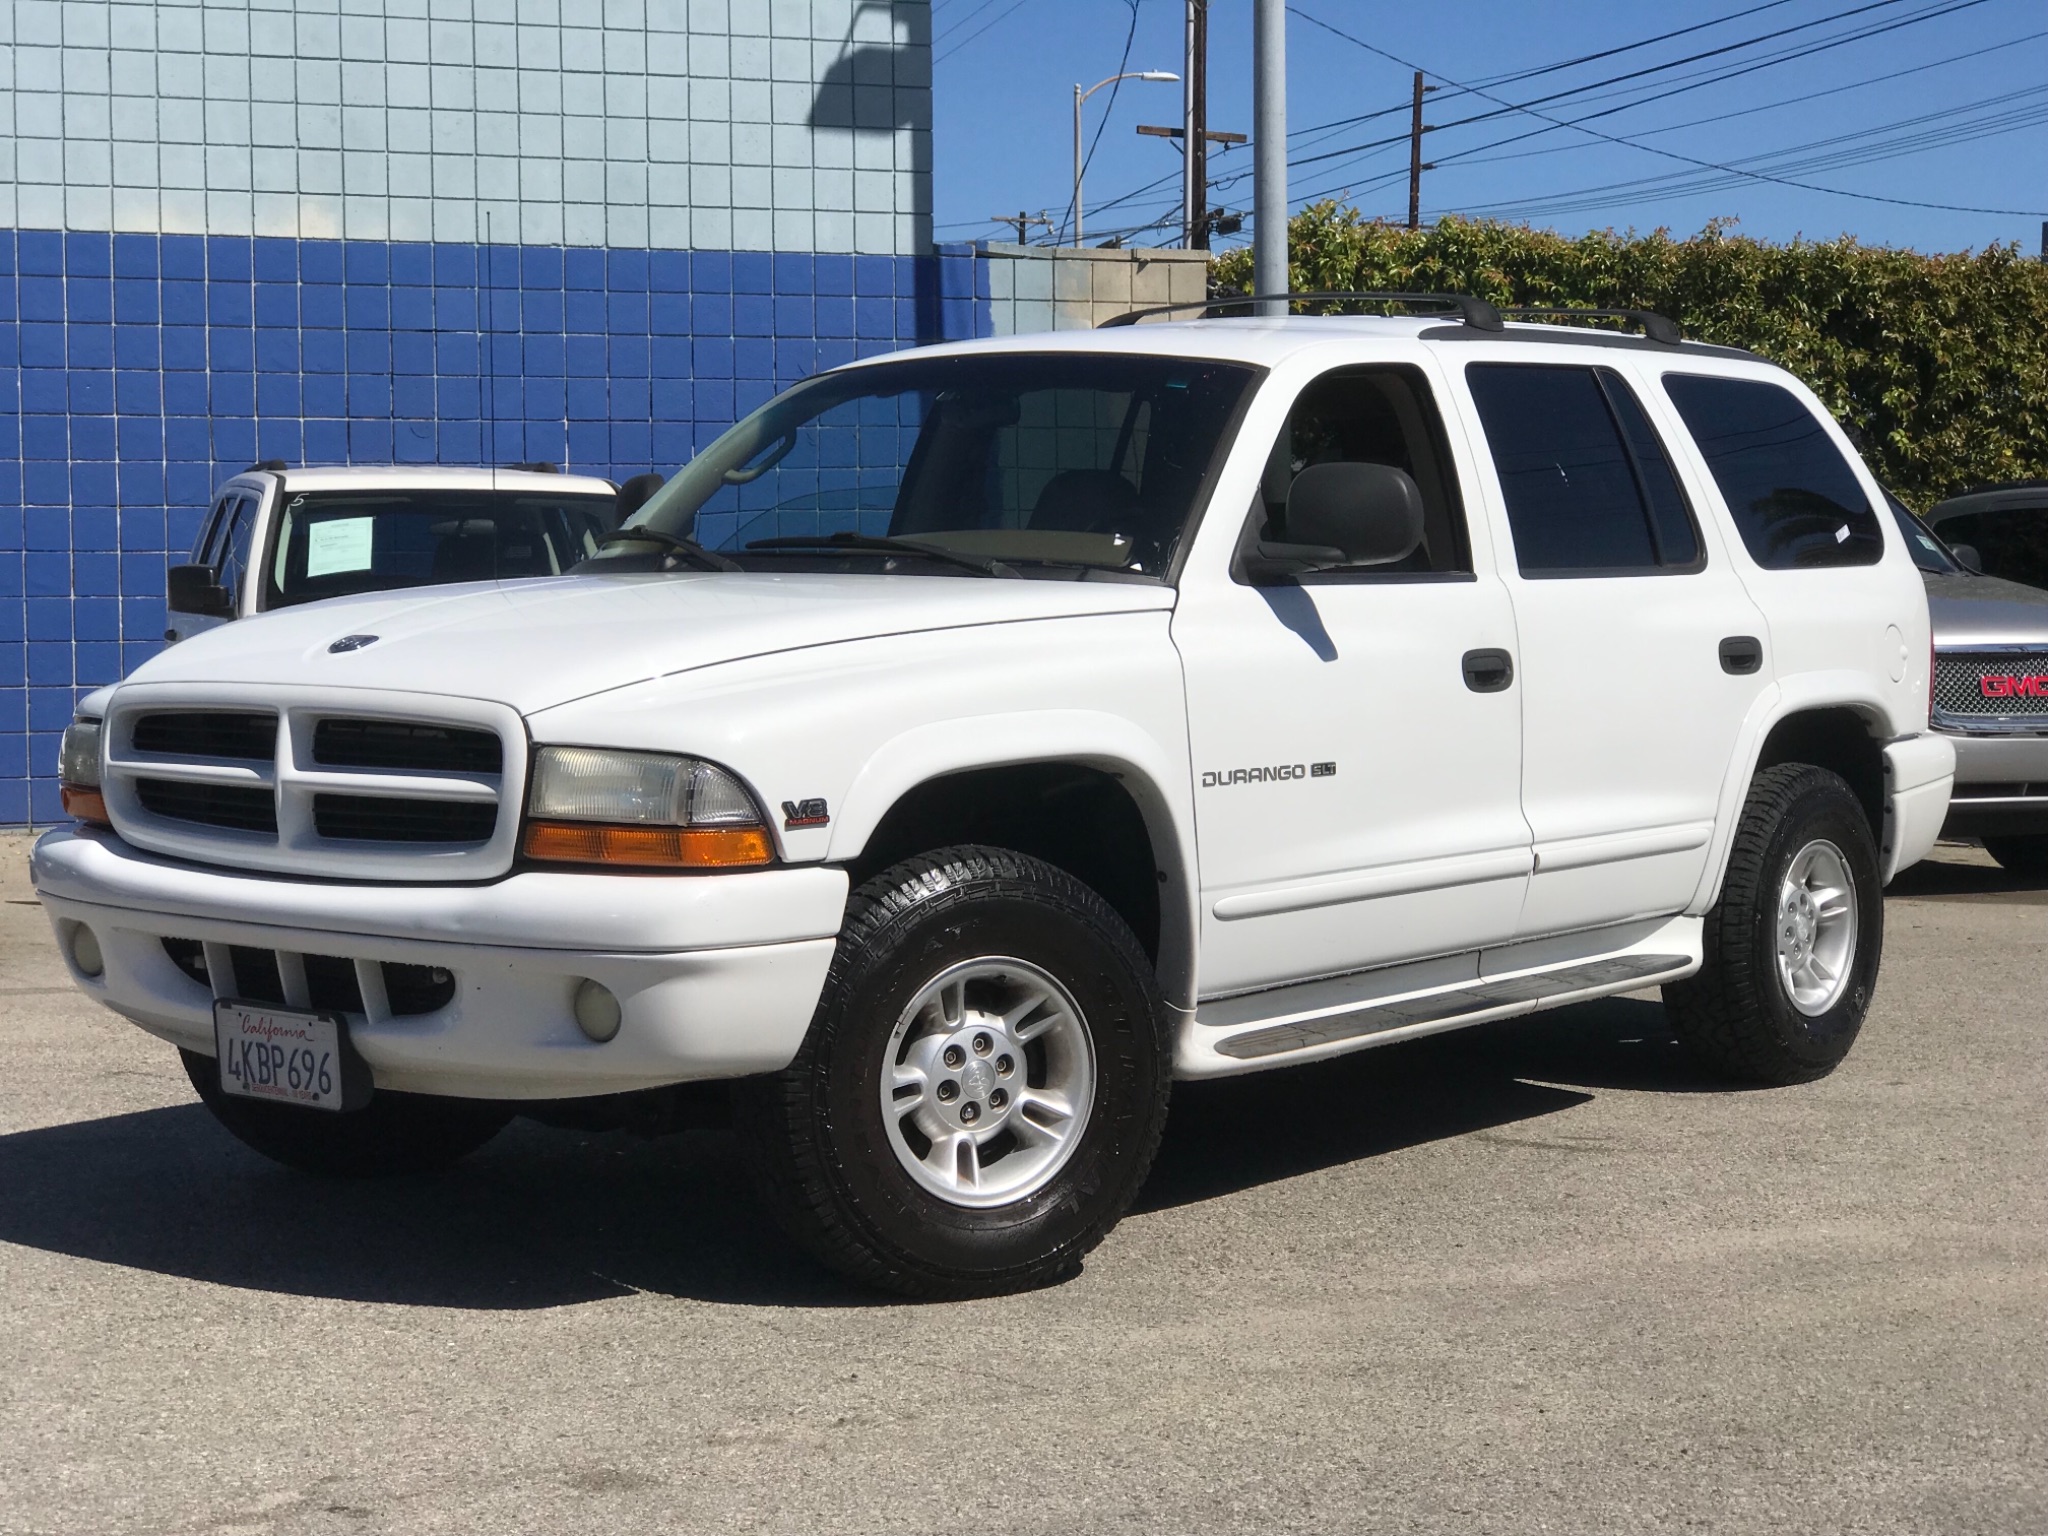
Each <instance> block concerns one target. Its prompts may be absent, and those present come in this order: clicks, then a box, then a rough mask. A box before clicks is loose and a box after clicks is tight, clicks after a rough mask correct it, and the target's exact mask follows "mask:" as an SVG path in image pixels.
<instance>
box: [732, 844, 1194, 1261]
mask: <svg viewBox="0 0 2048 1536" xmlns="http://www.w3.org/2000/svg"><path fill="white" fill-rule="evenodd" d="M990 956H1000V957H1007V958H1010V959H1014V960H1021V961H1024V962H1026V963H1027V964H1028V965H1030V966H1034V967H1037V968H1039V969H1040V970H1041V971H1042V972H1044V973H1045V974H1047V975H1049V976H1051V977H1053V978H1055V979H1056V980H1057V981H1058V983H1059V984H1060V985H1061V986H1063V987H1064V988H1065V989H1066V990H1067V991H1068V993H1069V994H1070V995H1071V996H1072V998H1073V1000H1074V1001H1075V1003H1076V1004H1077V1005H1078V1008H1079V1012H1080V1014H1081V1016H1082V1018H1083V1021H1084V1022H1083V1028H1084V1029H1085V1032H1086V1034H1087V1036H1088V1038H1089V1040H1090V1041H1091V1043H1092V1049H1093V1069H1092V1070H1093V1073H1094V1084H1095V1087H1094V1093H1093V1097H1092V1104H1091V1106H1090V1108H1089V1112H1088V1119H1087V1121H1086V1124H1085V1126H1084V1128H1083V1129H1082V1130H1081V1132H1080V1133H1079V1135H1078V1137H1077V1139H1076V1141H1075V1143H1074V1146H1073V1149H1072V1151H1071V1152H1070V1153H1068V1154H1067V1160H1066V1162H1065V1163H1064V1164H1063V1165H1061V1166H1060V1167H1059V1168H1058V1171H1057V1172H1056V1173H1054V1174H1052V1176H1051V1179H1050V1182H1049V1183H1047V1184H1045V1185H1044V1187H1042V1188H1039V1189H1036V1190H1034V1191H1031V1192H1028V1193H1025V1194H1024V1195H1022V1197H1021V1198H1018V1199H1016V1200H1014V1201H1012V1202H1011V1203H1008V1204H1003V1205H998V1206H994V1207H992V1208H983V1209H970V1208H966V1207H963V1206H962V1205H959V1204H955V1203H950V1202H948V1201H947V1200H945V1199H942V1198H941V1197H940V1196H939V1195H937V1194H934V1193H932V1192H931V1191H930V1190H928V1189H927V1188H925V1187H924V1186H923V1185H922V1184H920V1183H919V1182H918V1181H917V1180H916V1179H915V1178H913V1177H912V1175H911V1174H910V1173H909V1172H908V1171H906V1169H905V1167H904V1165H903V1164H902V1162H901V1161H900V1160H899V1157H898V1154H897V1153H896V1152H895V1151H894V1150H893V1149H892V1146H891V1143H890V1140H889V1135H890V1132H889V1129H888V1125H887V1117H886V1116H885V1115H884V1113H883V1109H882V1105H881V1093H880V1084H881V1072H882V1069H883V1063H884V1059H885V1057H887V1056H888V1055H889V1042H890V1039H891V1036H892V1032H893V1031H894V1030H895V1028H896V1025H897V1021H898V1020H899V1018H901V1017H903V1015H904V1013H905V1010H906V1009H907V1008H908V1007H909V1005H910V1003H911V1002H912V1001H913V1000H914V999H916V998H917V997H918V995H919V993H920V992H921V991H922V990H923V989H924V988H925V987H926V986H927V985H928V984H930V983H931V982H932V981H933V980H934V979H935V978H937V977H939V976H940V975H942V974H943V973H944V972H945V971H946V970H947V969H948V968H949V967H951V966H954V965H958V964H962V963H964V962H967V961H970V960H974V959H978V958H982V957H990ZM1171 1065H1172V1050H1171V1042H1170V1039H1169V1035H1168V1031H1167V1027H1166V1010H1165V1007H1164V1004H1163V1003H1162V1001H1161V999H1160V996H1159V991H1158V987H1157V984H1156V982H1155V981H1154V979H1153V975H1152V967H1151V965H1150V964H1149V962H1148V961H1147V960H1146V958H1145V954H1144V951H1143V950H1142V949H1141V948H1140V947H1139V945H1138V942H1137V940H1136V939H1135V938H1134V937H1133V936H1132V934H1131V931H1130V929H1129V928H1128V927H1127V926H1126V925H1125V923H1124V922H1123V920H1122V919H1121V918H1120V917H1119V916H1118V915H1117V914H1116V912H1115V911H1114V910H1113V909H1112V908H1111V907H1110V906H1109V904H1108V903H1107V902H1105V901H1104V900H1103V899H1102V898H1101V897H1100V896H1099V895H1097V894H1096V893H1095V892H1094V891H1093V890H1091V889H1089V888H1088V887H1087V886H1085V885H1083V884H1082V883H1081V882H1080V881H1078V880H1076V879H1074V878H1073V877H1072V876H1070V875H1068V874H1066V873H1065V872H1064V871H1062V870H1059V869H1056V868H1054V867H1053V866H1052V865H1050V864H1047V863H1044V862H1043V861H1041V860H1039V859H1035V858H1030V857H1027V856H1026V855H1024V854H1020V853H1015V852H1012V851H1010V850H1007V849H1001V848H984V847H958V848H946V849H941V850H938V851H937V852H934V853H930V854H927V855H923V856H921V857H918V858H913V859H907V860H905V861H904V862H902V863H900V864H898V865H896V866H894V867H893V868H891V869H888V870H886V871H884V872H883V873H881V874H879V875H877V876H876V877H875V878H874V879H872V880H869V881H868V882H867V883H866V884H864V885H863V886H861V887H860V889H859V890H857V891H855V892H854V894H853V896H852V898H851V899H850V901H849V902H848V904H847V911H846V921H845V924H844V926H843V927H842V928H841V930H840V935H839V947H838V951H837V953H836V954H835V955H834V957H833V961H832V968H831V972H830V974H829V976H828V978H827V980H826V983H825V990H824V994H823V996H822V998H821V999H820V1001H819V1004H818V1011H817V1014H816V1016H815V1017H814V1018H813V1020H812V1022H811V1028H810V1033H809V1034H808V1035H807V1036H806V1037H805V1039H804V1043H803V1046H802V1048H801V1049H800V1050H799V1051H798V1052H797V1055H796V1059H795V1060H794V1061H792V1062H791V1063H790V1065H789V1066H788V1067H787V1068H786V1069H784V1070H783V1071H781V1072H779V1073H776V1074H773V1075H772V1076H768V1077H762V1078H753V1079H749V1080H747V1081H746V1082H744V1083H742V1084H740V1085H738V1091H737V1093H736V1096H735V1101H734V1114H735V1122H736V1129H737V1130H738V1131H739V1133H740V1136H741V1138H742V1144H743V1146H744V1147H745V1148H746V1149H747V1151H748V1152H749V1154H750V1158H749V1160H750V1162H751V1163H752V1164H753V1166H754V1167H755V1169H756V1170H757V1171H758V1173H759V1177H760V1182H761V1183H762V1186H763V1193H764V1195H765V1197H766V1199H767V1200H768V1202H769V1204H770V1206H771V1207H772V1208H773V1209H774V1211H775V1213H776V1215H777V1217H778V1219H779V1220H780V1221H781V1223H782V1225H783V1227H784V1228H785V1229H786V1230H787V1231H788V1232H789V1233H790V1235H791V1236H792V1237H794V1238H795V1239H796V1240H797V1241H798V1242H799V1243H800V1244H802V1245H803V1246H804V1247H805V1248H807V1249H809V1250H810V1251H811V1252H812V1253H814V1254H815V1255H817V1256H818V1257H819V1258H820V1259H822V1260H823V1261H824V1262H825V1263H827V1264H829V1265H831V1266H832V1267H833V1268H835V1269H837V1270H839V1271H840V1272H841V1273H843V1274H846V1275H848V1276H850V1277H852V1278H854V1279H856V1280H858V1281H861V1282H863V1283H865V1284H868V1285H872V1286H876V1287H878V1288H881V1289H885V1290H890V1291H895V1292H898V1293H900V1294H903V1295H909V1296H916V1297H924V1298H939V1297H963V1296H985V1295H994V1294H999V1293H1002V1292H1007V1291H1016V1290H1022V1289H1025V1288H1028V1287H1032V1286H1038V1285H1044V1284H1048V1283H1050V1282H1053V1281H1056V1280H1060V1279H1063V1278H1065V1277H1067V1276H1069V1275H1071V1274H1073V1273H1075V1272H1076V1271H1078V1270H1079V1268H1080V1265H1081V1259H1082V1256H1083V1255H1084V1254H1086V1253H1087V1252H1088V1251H1089V1250H1090V1249H1092V1248H1093V1247H1094V1246H1095V1245H1096V1244H1097V1243H1099V1242H1100V1241H1101V1240H1102V1238H1103V1237H1104V1235H1105V1234H1107V1233H1108V1231H1109V1229H1110V1228H1111V1227H1112V1226H1114V1225H1115V1224H1116V1222H1117V1220H1118V1218H1120V1217H1121V1216H1122V1215H1123V1213H1124V1211H1125V1210H1126V1208H1128V1206H1129V1205H1130V1202H1131V1200H1132V1198H1133V1197H1134V1196H1135V1195H1136V1194H1137V1192H1138V1188H1139V1186H1140V1185H1141V1184H1142V1183H1143V1182H1144V1179H1145V1175H1146V1172H1147V1171H1148V1170H1149V1169H1150V1167H1151V1165H1152V1158H1153V1154H1154V1153H1155V1152H1156V1151H1157V1150H1158V1147H1159V1137H1160V1133H1161V1131H1162V1130H1163V1129H1164V1126H1165V1123H1166V1103H1167V1092H1168V1087H1169V1082H1170V1078H1171ZM899 1123H900V1122H899ZM899 1134H900V1133H899Z"/></svg>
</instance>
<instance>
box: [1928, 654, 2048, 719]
mask: <svg viewBox="0 0 2048 1536" xmlns="http://www.w3.org/2000/svg"><path fill="white" fill-rule="evenodd" d="M1934 712H1935V713H1936V714H1937V715H1951V716H1956V717H1960V718H1965V719H2023V720H2024V719H2048V651H1944V652H1942V653H1940V654H1938V655H1937V656H1936V657H1935V658H1934Z"/></svg>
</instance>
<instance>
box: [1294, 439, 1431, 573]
mask: <svg viewBox="0 0 2048 1536" xmlns="http://www.w3.org/2000/svg"><path fill="white" fill-rule="evenodd" d="M1422 523H1423V510H1422V492H1421V491H1420V490H1419V489H1418V488H1417V487H1416V484H1415V481H1414V480H1413V478H1411V477H1410V476H1409V474H1408V472H1407V471H1406V470H1402V469H1396V468H1394V467H1393V466H1392V465H1390V464H1360V463H1342V462H1339V463H1330V464H1311V465H1309V466H1308V467H1307V468H1306V469H1304V470H1302V472H1301V473H1300V474H1298V475H1296V476H1295V477H1294V483H1293V484H1292V485H1291V486H1289V487H1288V490H1287V537H1288V542H1289V543H1292V544H1307V545H1314V546H1320V547H1323V548H1327V549H1335V550H1339V551H1341V552H1342V554H1343V557H1344V558H1343V560H1342V562H1341V563H1342V564H1344V565H1347V566H1375V565H1393V564H1395V563H1396V562H1398V561H1401V560H1406V559H1407V558H1408V557H1409V556H1410V555H1412V554H1414V553H1415V550H1416V548H1417V546H1419V545H1420V544H1421V543H1422Z"/></svg>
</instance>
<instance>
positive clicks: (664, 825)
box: [523, 747, 775, 869]
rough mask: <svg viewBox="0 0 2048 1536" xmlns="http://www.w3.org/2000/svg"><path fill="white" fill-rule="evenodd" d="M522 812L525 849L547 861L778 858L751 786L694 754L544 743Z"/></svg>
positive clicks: (699, 864)
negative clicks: (524, 811)
mask: <svg viewBox="0 0 2048 1536" xmlns="http://www.w3.org/2000/svg"><path fill="white" fill-rule="evenodd" d="M526 818H527V819H526V835H525V838H524V840H523V844H524V847H525V850H526V856H527V857H528V858H530V859H541V860H546V861H548V862H550V863H562V864H626V865H635V866H639V867H643V868H647V867H653V868H669V869H730V868H735V867H738V866H742V865H748V864H767V863H770V862H772V861H773V859H774V857H775V845H774V842H773V840H772V839H771V838H770V837H769V835H768V826H767V822H766V820H765V818H763V816H762V815H761V811H760V808H759V807H758V806H756V805H755V804H754V797H753V796H752V795H750V794H748V793H747V790H746V786H745V785H743V784H741V783H740V781H739V780H738V779H736V778H734V777H733V776H732V775H731V774H729V773H727V772H726V771H725V770H724V769H723V768H720V767H718V766H717V765H716V764H713V763H706V762H700V761H699V760H698V759H696V758H694V757H668V756H664V755H661V754H657V753H652V752H610V751H605V750H602V749H600V748H595V747H542V748H541V749H540V750H539V751H537V752H536V753H534V759H533V791H532V793H531V795H530V796H529V797H528V800H527V806H526Z"/></svg>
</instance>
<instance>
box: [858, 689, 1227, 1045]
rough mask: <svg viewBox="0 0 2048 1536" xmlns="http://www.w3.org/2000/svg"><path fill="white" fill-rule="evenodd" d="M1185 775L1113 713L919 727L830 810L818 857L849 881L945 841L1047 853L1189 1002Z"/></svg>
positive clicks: (1170, 993) (1191, 964) (1176, 1000)
mask: <svg viewBox="0 0 2048 1536" xmlns="http://www.w3.org/2000/svg"><path fill="white" fill-rule="evenodd" d="M1187 781H1188V774H1187V767H1186V764H1185V763H1184V762H1179V763H1176V762H1175V760H1174V759H1173V757H1172V755H1171V754H1170V753H1169V752H1168V751H1167V749H1166V748H1164V747H1163V746H1162V745H1161V744H1160V743H1158V742H1157V741H1156V740H1155V739H1154V738H1152V737H1151V736H1150V735H1149V734H1147V733H1146V732H1144V731H1142V730H1141V729H1140V728H1138V727H1137V726H1135V725H1133V724H1132V723H1131V722H1130V721H1128V720H1124V719H1119V718H1118V717H1115V716H1109V715H1096V714H1092V713H1090V712H1086V711H1043V712H1034V713H1031V714H1028V715H1022V716H999V717H982V718H979V719H970V720H960V721H950V722H946V723H945V724H943V725H932V726H925V727H920V728H919V729H917V730H914V731H910V732H907V733H905V734H904V735H902V736H899V737H897V738H895V739H894V740H892V741H891V742H889V743H888V744H887V745H886V746H885V747H884V748H883V749H882V750H880V751H879V752H877V753H876V754H875V755H874V756H873V757H872V758H870V759H869V761H868V763H867V764H866V765H865V767H864V768H863V769H862V770H861V772H860V774H859V776H858V777H857V778H856V779H855V780H854V782H853V784H852V785H851V786H850V788H849V790H848V792H847V794H846V796H845V800H844V803H843V806H842V808H841V810H840V812H839V813H838V814H837V815H836V816H835V817H834V828H833V837H832V843H831V847H830V850H829V852H828V853H827V855H826V857H827V859H828V860H829V861H830V862H832V863H835V864H843V865H845V866H846V867H847V869H848V872H849V875H850V876H851V878H852V881H853V883H854V884H856V885H858V884H859V882H860V881H862V880H864V879H866V878H867V877H868V876H870V875H872V874H874V873H876V872H878V871H879V870H881V869H883V868H886V867H887V866H888V865H889V864H891V863H894V862H896V861H897V860H898V859H901V858H906V857H908V856H910V855H911V854H914V853H921V852H925V851H927V850H929V849H932V848H937V847H943V846H946V845H948V844H951V843H961V842H986V843H993V844H996V845H998V846H1002V847H1010V848H1015V849H1016V850H1017V851H1018V852H1020V853H1028V854H1031V855H1033V856H1034V857H1037V858H1042V859H1045V860H1046V861H1047V862H1048V863H1051V864H1055V865H1057V866H1058V867H1060V868H1062V869H1065V870H1066V871H1067V872H1068V873H1070V874H1072V875H1073V876H1074V877H1075V878H1076V879H1079V880H1081V881H1083V882H1084V883H1085V884H1087V885H1089V886H1090V887H1091V888H1093V889H1094V890H1095V891H1096V892H1097V893H1098V894H1100V895H1101V896H1102V897H1103V899H1104V900H1106V901H1108V902H1109V903H1110V905H1111V906H1113V907H1115V908H1116V909H1117V911H1118V912H1119V914H1121V915H1122V916H1123V917H1124V919H1125V921H1126V922H1128V923H1130V925H1131V928H1132V931H1133V932H1134V933H1136V934H1137V936H1138V941H1139V943H1140V944H1141V945H1142V946H1143V947H1144V948H1145V950H1146V952H1147V954H1148V955H1149V956H1150V957H1151V959H1152V961H1153V964H1154V967H1155V969H1156V973H1157V976H1158V980H1159V985H1160V990H1161V991H1162V993H1164V995H1165V997H1166V999H1167V1001H1168V1002H1169V1003H1171V1004H1173V1005H1174V1006H1175V1007H1177V1008H1189V1007H1192V1006H1193V998H1194V985H1195V934H1196V911H1195V900H1194V889H1195V878H1194V869H1193V867H1192V851H1193V847H1194V839H1193V835H1192V831H1193V825H1192V812H1191V807H1190V806H1189V804H1188V798H1189V797H1188V793H1187V790H1186V788H1185V786H1186V784H1187ZM1176 786H1179V788H1178V791H1177V792H1176Z"/></svg>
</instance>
